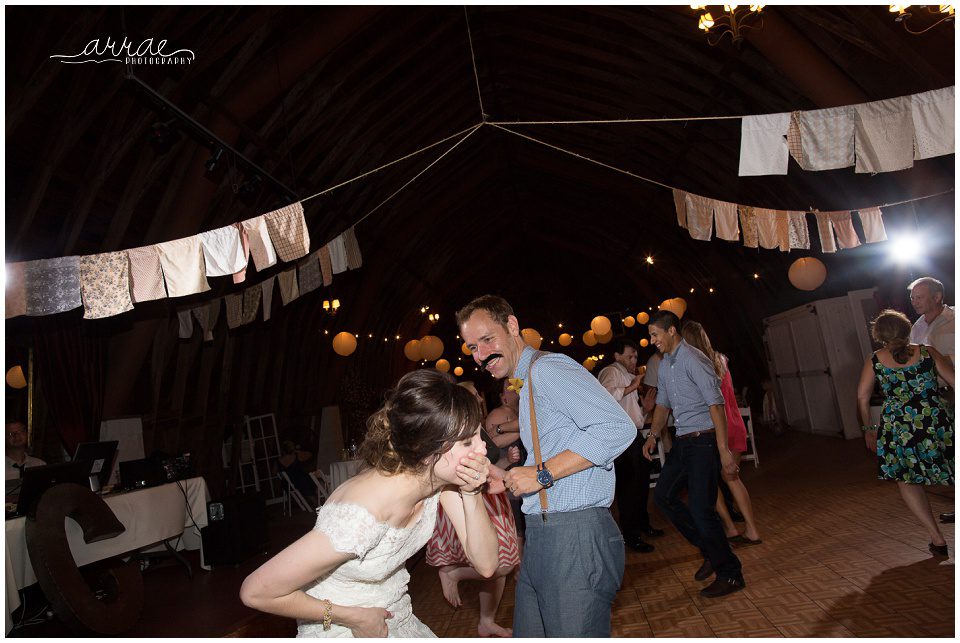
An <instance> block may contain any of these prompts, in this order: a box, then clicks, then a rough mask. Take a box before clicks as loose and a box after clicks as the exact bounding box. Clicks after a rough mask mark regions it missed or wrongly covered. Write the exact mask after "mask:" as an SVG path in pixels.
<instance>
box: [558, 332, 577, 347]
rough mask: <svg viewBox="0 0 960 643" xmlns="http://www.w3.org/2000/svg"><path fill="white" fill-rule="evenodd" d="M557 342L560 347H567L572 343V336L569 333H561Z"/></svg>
mask: <svg viewBox="0 0 960 643" xmlns="http://www.w3.org/2000/svg"><path fill="white" fill-rule="evenodd" d="M557 341H558V342H560V345H561V346H569V345H570V344H571V343H573V336H572V335H570V333H563V334H561V335H560V337H559V338H558V339H557Z"/></svg>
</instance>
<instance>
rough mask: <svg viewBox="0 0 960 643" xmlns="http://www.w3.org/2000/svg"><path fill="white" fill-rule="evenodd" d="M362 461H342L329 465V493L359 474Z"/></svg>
mask: <svg viewBox="0 0 960 643" xmlns="http://www.w3.org/2000/svg"><path fill="white" fill-rule="evenodd" d="M362 466H363V460H343V461H341V462H331V463H330V492H331V493H333V490H334V489H336V488H337V487H339V486H340V485H342V484H343V483H344V482H346V481H347V480H349V479H350V478H352V477H353V476H355V475H357V474H358V473H360V467H362Z"/></svg>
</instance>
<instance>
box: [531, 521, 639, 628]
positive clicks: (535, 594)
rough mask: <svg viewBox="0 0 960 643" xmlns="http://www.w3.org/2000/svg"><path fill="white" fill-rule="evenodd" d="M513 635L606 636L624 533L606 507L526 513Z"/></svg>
mask: <svg viewBox="0 0 960 643" xmlns="http://www.w3.org/2000/svg"><path fill="white" fill-rule="evenodd" d="M526 520H527V528H526V531H525V535H526V540H525V544H524V547H523V563H522V565H521V566H520V577H519V578H518V579H517V588H516V604H515V606H514V611H513V635H514V636H515V637H519V638H527V637H530V638H533V637H536V638H541V637H545V636H550V637H556V636H570V637H609V636H610V610H611V608H612V606H613V599H614V598H615V597H616V595H617V590H618V589H620V583H621V582H622V581H623V566H624V559H625V553H624V549H623V536H622V535H621V534H620V529H619V528H617V523H616V522H614V520H613V516H611V515H610V510H609V509H607V508H605V507H594V508H591V509H584V510H582V511H573V512H569V513H551V514H547V521H546V522H543V519H542V518H541V517H540V515H539V514H531V515H528V516H527V517H526Z"/></svg>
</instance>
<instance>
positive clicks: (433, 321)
mask: <svg viewBox="0 0 960 643" xmlns="http://www.w3.org/2000/svg"><path fill="white" fill-rule="evenodd" d="M427 319H429V320H430V323H431V324H436V323H437V322H438V321H440V313H430V314H429V315H427Z"/></svg>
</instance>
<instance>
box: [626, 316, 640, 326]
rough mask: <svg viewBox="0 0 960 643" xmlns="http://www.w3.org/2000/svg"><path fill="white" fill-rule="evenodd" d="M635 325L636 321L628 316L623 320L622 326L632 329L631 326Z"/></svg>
mask: <svg viewBox="0 0 960 643" xmlns="http://www.w3.org/2000/svg"><path fill="white" fill-rule="evenodd" d="M636 323H637V320H636V319H634V318H633V317H630V316H629V315H628V316H626V317H624V318H623V325H624V326H626V327H627V328H633V325H634V324H636Z"/></svg>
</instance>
